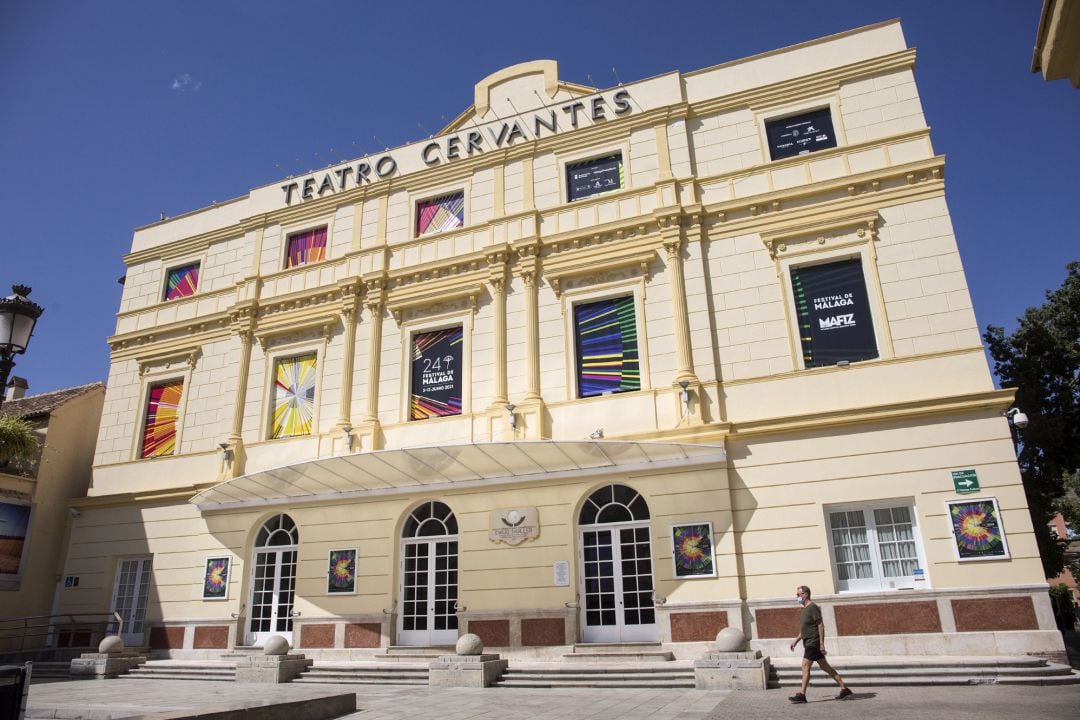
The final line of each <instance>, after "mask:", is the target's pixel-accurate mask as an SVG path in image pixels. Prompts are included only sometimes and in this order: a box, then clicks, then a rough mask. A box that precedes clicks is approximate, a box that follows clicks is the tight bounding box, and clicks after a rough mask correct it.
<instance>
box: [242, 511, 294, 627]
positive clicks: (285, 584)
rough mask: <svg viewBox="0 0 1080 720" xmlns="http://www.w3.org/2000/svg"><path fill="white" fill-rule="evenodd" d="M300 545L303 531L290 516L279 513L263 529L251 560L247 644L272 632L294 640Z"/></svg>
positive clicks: (256, 541)
mask: <svg viewBox="0 0 1080 720" xmlns="http://www.w3.org/2000/svg"><path fill="white" fill-rule="evenodd" d="M299 544H300V532H299V530H297V528H296V523H295V522H293V519H292V518H291V517H289V516H288V515H275V516H274V517H272V518H270V519H269V520H267V521H266V522H265V523H263V526H262V527H261V528H259V533H258V535H256V536H255V546H254V550H253V555H254V557H253V558H252V562H251V598H250V600H249V602H248V608H250V611H251V613H250V617H251V620H250V622H249V623H248V630H247V633H246V636H245V638H244V644H246V645H255V646H261V645H262V644H263V643H264V642H266V640H267V639H268V638H269V637H270V636H271V635H281V636H282V637H284V638H285V639H286V640H288V641H289V642H290V643H292V609H293V600H294V598H295V596H296V550H297V546H298V545H299Z"/></svg>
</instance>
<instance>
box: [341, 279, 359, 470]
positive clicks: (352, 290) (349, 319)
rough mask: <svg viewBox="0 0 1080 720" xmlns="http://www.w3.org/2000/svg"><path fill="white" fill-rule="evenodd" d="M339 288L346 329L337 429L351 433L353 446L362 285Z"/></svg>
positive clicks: (347, 283)
mask: <svg viewBox="0 0 1080 720" xmlns="http://www.w3.org/2000/svg"><path fill="white" fill-rule="evenodd" d="M338 287H339V289H340V290H341V324H342V325H343V326H344V328H345V334H344V339H343V342H344V343H345V346H344V347H343V348H342V364H341V404H340V405H339V407H338V421H337V427H338V428H339V429H340V430H341V431H342V432H343V433H346V432H347V433H350V435H349V438H350V440H349V443H347V444H351V433H352V419H351V415H352V389H353V364H354V362H355V359H356V324H357V322H358V321H359V318H358V317H357V312H356V309H357V300H358V299H359V298H360V283H359V282H355V281H349V282H344V283H339V284H338ZM346 428H348V429H347V430H346ZM346 450H348V447H346Z"/></svg>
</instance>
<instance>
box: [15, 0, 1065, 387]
mask: <svg viewBox="0 0 1080 720" xmlns="http://www.w3.org/2000/svg"><path fill="white" fill-rule="evenodd" d="M1041 4H1042V0H980V1H979V2H976V1H975V0H969V1H967V2H959V1H955V0H954V1H953V2H941V1H938V2H930V1H929V0H927V1H925V2H914V1H909V2H899V1H897V2H890V1H887V0H876V1H875V2H866V1H865V0H862V1H861V2H858V1H846V0H844V1H841V0H814V2H806V1H805V0H802V1H799V2H789V1H787V0H779V1H778V0H774V1H773V2H767V3H766V2H753V3H751V2H745V3H744V2H720V1H716V2H682V3H677V2H672V3H660V2H636V1H634V0H623V1H621V2H599V1H596V2H586V1H585V0H577V1H576V2H562V1H561V0H549V2H545V3H539V4H537V3H505V2H503V3H493V2H492V3H485V2H474V1H472V0H455V2H450V3H438V4H436V3H434V2H429V3H421V2H414V1H412V0H397V1H395V2H380V3H361V2H349V3H346V2H320V1H314V2H308V3H298V2H295V1H293V2H276V1H273V2H254V1H251V2H235V1H230V0H216V1H215V2H203V1H201V0H186V1H185V2H172V1H169V2H164V1H163V2H151V1H148V0H142V1H138V2H136V1H132V0H114V1H111V2H104V1H101V2H73V1H72V2H64V1H60V0H39V1H33V0H6V1H5V2H3V3H0V168H2V173H3V175H2V177H3V180H2V183H0V242H2V243H3V254H2V256H0V257H2V261H0V289H2V290H3V294H4V295H6V294H8V286H9V285H11V284H12V283H16V282H18V283H24V284H28V285H31V286H32V287H33V288H34V291H33V294H32V295H31V298H32V299H33V300H36V301H37V302H38V303H40V304H42V305H43V306H44V307H45V314H44V316H43V317H42V319H41V321H40V322H39V324H38V329H37V332H36V333H35V338H34V340H33V342H32V343H31V346H30V351H29V353H28V354H27V355H25V356H22V357H20V358H19V359H18V361H17V362H18V365H17V366H16V369H15V374H17V375H21V376H24V377H27V378H28V379H29V381H30V387H31V392H44V391H48V390H53V389H57V388H61V387H66V386H70V385H77V384H81V383H86V382H92V381H95V380H104V379H105V378H106V375H107V373H108V346H107V345H106V342H105V339H106V338H107V337H108V336H109V335H110V334H111V333H112V332H113V330H114V327H115V313H116V311H117V309H118V307H119V303H120V291H121V287H120V286H119V285H118V284H117V282H116V280H117V278H118V277H120V276H121V275H123V274H124V266H123V262H122V261H121V258H122V256H123V255H124V254H125V253H126V252H128V251H129V249H130V247H131V237H132V233H133V230H134V228H136V227H139V226H141V225H145V224H148V223H151V222H153V221H155V220H157V218H158V215H159V213H161V212H164V213H166V214H168V215H170V216H171V215H178V214H180V213H183V212H186V211H190V210H194V209H197V208H200V207H204V206H206V205H209V204H210V203H211V202H212V201H215V200H217V201H221V200H226V199H230V198H234V197H238V196H240V195H243V194H245V193H246V192H247V191H248V190H250V189H251V188H254V187H257V186H260V185H264V184H266V183H270V182H274V181H276V180H279V179H281V178H283V177H285V176H286V175H289V174H294V173H301V172H305V171H307V170H308V169H311V168H319V167H323V166H325V165H326V164H328V163H330V162H331V161H338V160H342V159H350V158H354V157H359V156H360V155H362V154H366V153H370V152H374V151H376V150H378V149H381V148H382V147H383V146H390V147H393V146H395V145H399V144H401V143H405V142H410V141H414V140H417V139H420V138H421V137H425V136H427V135H428V134H429V132H436V131H438V129H439V128H440V127H441V126H442V125H443V123H444V119H452V118H454V117H455V116H456V115H457V114H458V113H459V112H461V111H462V110H463V109H465V108H466V107H467V106H468V105H469V104H471V102H472V97H473V86H474V84H475V83H476V81H478V80H479V79H481V78H483V77H484V76H486V75H488V74H490V73H491V72H494V71H495V70H498V69H500V68H503V67H505V66H507V65H512V64H514V63H518V62H523V61H526V60H534V59H537V58H553V59H555V60H558V61H559V68H560V74H561V76H562V78H563V79H564V80H569V81H574V82H580V83H585V84H590V85H597V86H600V87H609V86H613V85H615V84H617V80H616V78H615V75H614V74H613V73H612V67H614V68H616V69H617V73H618V76H619V77H620V78H621V79H622V80H623V81H624V82H626V81H631V80H637V79H640V78H644V77H649V76H652V75H656V74H659V73H663V72H668V71H671V70H683V71H689V70H696V69H698V68H702V67H707V66H709V65H715V64H717V63H721V62H726V61H728V60H734V59H738V58H741V57H746V56H748V55H753V54H756V53H760V52H765V51H768V50H772V49H775V48H778V47H782V46H785V45H791V44H795V43H799V42H803V41H806V40H811V39H814V38H818V37H822V36H825V35H829V34H832V33H836V32H841V31H843V30H847V29H850V28H854V27H858V26H861V25H866V24H870V23H874V22H878V21H881V20H886V19H889V18H894V17H900V18H902V20H903V22H904V33H905V37H906V38H907V42H908V45H910V46H913V47H916V48H918V61H917V64H916V80H917V82H918V86H919V91H920V95H921V98H922V103H923V108H924V111H925V114H926V117H927V120H928V123H929V124H930V127H931V128H932V140H933V143H934V148H935V150H936V151H937V152H938V153H939V154H944V155H946V156H947V165H946V176H945V180H946V192H947V196H946V197H947V199H948V203H949V208H950V210H951V213H952V219H953V224H954V228H955V231H956V236H957V239H958V241H959V244H960V251H961V254H962V257H963V260H964V265H965V269H966V271H967V275H968V281H969V284H970V287H971V290H972V295H973V298H974V303H975V312H976V315H977V317H978V320H979V324H980V327H985V326H986V325H987V324H989V323H993V324H996V325H1005V326H1006V327H1012V326H1014V325H1015V318H1016V317H1017V316H1019V315H1020V314H1022V313H1023V311H1024V309H1025V308H1026V307H1028V306H1031V305H1037V304H1040V303H1041V302H1042V301H1043V298H1044V294H1045V291H1046V290H1047V289H1050V288H1055V287H1057V286H1059V285H1060V284H1061V282H1062V280H1063V279H1064V277H1065V264H1066V263H1067V262H1069V261H1071V260H1078V259H1080V238H1078V235H1077V230H1076V227H1077V226H1076V223H1075V220H1074V219H1073V216H1072V213H1073V212H1075V207H1076V205H1077V201H1078V199H1080V183H1078V177H1077V175H1078V172H1080V142H1078V135H1080V90H1074V89H1072V87H1071V86H1070V85H1069V84H1068V82H1067V81H1058V82H1053V83H1046V82H1044V81H1043V80H1042V77H1041V76H1040V75H1033V74H1031V73H1030V72H1029V69H1030V63H1031V52H1032V47H1033V45H1034V42H1035V30H1036V25H1037V23H1038V17H1039V10H1040V7H1041ZM659 7H663V8H667V12H669V13H671V17H670V19H658V18H654V17H653V15H652V13H653V9H654V8H659ZM421 128H423V129H421ZM375 138H378V140H376V139H375ZM358 148H359V149H358ZM361 150H362V151H363V152H361Z"/></svg>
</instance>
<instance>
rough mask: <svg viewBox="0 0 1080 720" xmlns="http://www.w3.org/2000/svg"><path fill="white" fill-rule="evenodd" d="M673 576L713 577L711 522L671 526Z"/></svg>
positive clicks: (714, 571) (714, 569) (714, 570)
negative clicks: (673, 562) (673, 557)
mask: <svg viewBox="0 0 1080 720" xmlns="http://www.w3.org/2000/svg"><path fill="white" fill-rule="evenodd" d="M671 540H672V544H673V547H674V556H675V577H677V578H684V577H713V576H715V575H716V565H715V564H714V562H713V542H712V523H700V524H694V525H675V526H674V527H672V528H671Z"/></svg>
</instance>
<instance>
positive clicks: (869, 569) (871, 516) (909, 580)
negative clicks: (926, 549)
mask: <svg viewBox="0 0 1080 720" xmlns="http://www.w3.org/2000/svg"><path fill="white" fill-rule="evenodd" d="M828 520H829V536H830V538H831V542H832V557H833V566H834V568H835V570H836V579H837V583H838V588H837V589H838V590H840V591H845V590H848V591H850V590H862V591H866V590H883V589H896V588H911V587H914V582H915V575H916V572H915V570H916V569H917V568H919V567H921V564H920V552H919V547H918V542H917V538H916V524H915V511H914V508H913V507H912V506H911V505H906V504H904V505H894V504H889V505H876V506H867V507H860V508H852V509H843V510H831V511H828Z"/></svg>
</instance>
